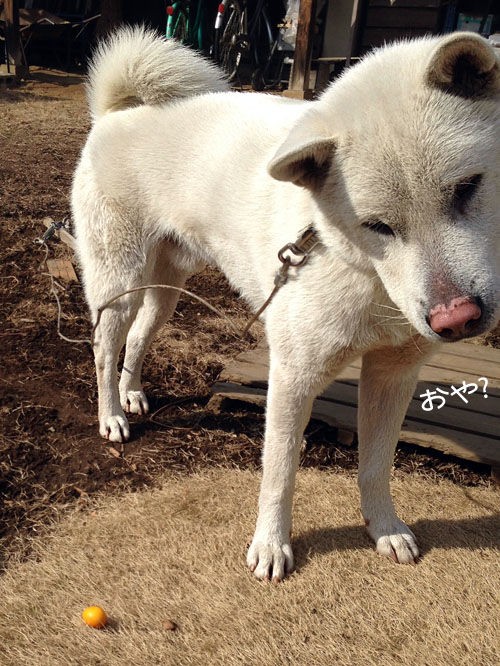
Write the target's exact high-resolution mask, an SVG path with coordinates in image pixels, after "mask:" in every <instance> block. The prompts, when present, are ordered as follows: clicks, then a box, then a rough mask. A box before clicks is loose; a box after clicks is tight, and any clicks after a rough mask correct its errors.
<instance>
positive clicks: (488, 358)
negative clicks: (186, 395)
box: [214, 341, 500, 466]
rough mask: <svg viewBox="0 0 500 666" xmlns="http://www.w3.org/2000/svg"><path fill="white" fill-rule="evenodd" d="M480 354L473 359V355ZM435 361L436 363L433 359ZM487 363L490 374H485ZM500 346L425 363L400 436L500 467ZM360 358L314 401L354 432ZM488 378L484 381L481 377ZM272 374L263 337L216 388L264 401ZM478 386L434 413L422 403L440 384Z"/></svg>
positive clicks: (446, 352)
mask: <svg viewBox="0 0 500 666" xmlns="http://www.w3.org/2000/svg"><path fill="white" fill-rule="evenodd" d="M476 351H477V353H478V356H480V357H482V358H479V359H475V356H474V355H475V353H476ZM434 359H436V361H435V362H434ZM486 364H488V365H487V368H488V370H490V369H491V371H492V376H489V374H488V372H483V371H484V369H485V367H486ZM499 366H500V350H496V349H489V348H485V347H478V346H475V345H471V344H468V343H454V344H450V345H445V346H443V348H442V351H440V352H439V353H438V354H436V355H435V357H434V358H433V359H431V361H430V363H429V364H428V365H425V366H423V368H422V370H421V373H420V379H419V382H418V385H417V389H416V391H415V395H414V397H413V399H412V401H411V403H410V405H409V408H408V411H407V414H406V417H405V420H404V423H403V426H402V430H401V435H400V439H401V440H402V441H405V442H409V443H411V444H417V445H419V446H423V447H431V448H435V449H438V450H440V451H442V452H444V453H447V454H449V455H454V456H458V457H461V458H464V459H466V460H472V461H476V462H484V463H487V464H491V465H492V466H499V465H500V378H499V377H498V367H499ZM360 368H361V359H360V358H358V359H355V360H354V362H353V363H351V364H350V365H348V366H346V367H345V368H344V369H343V370H342V372H340V373H339V375H338V377H337V380H336V381H335V382H334V383H333V384H332V385H331V386H329V387H328V389H327V390H326V391H325V392H324V394H323V395H322V396H320V397H319V398H318V399H317V400H316V401H315V403H314V408H313V413H312V416H313V418H317V419H320V420H322V421H324V422H326V423H328V424H330V425H332V426H334V427H338V428H342V429H343V430H348V431H349V430H351V431H355V430H356V428H357V424H356V419H357V390H358V382H359V374H360ZM480 376H486V377H487V378H488V385H487V387H486V393H487V395H488V397H487V398H485V397H484V393H483V388H484V383H482V382H478V377H480ZM267 378H268V349H267V346H266V344H265V341H263V342H261V344H260V345H259V346H258V347H257V348H256V349H254V350H252V351H249V352H246V353H243V354H241V355H240V356H239V357H238V358H237V359H236V360H235V361H233V362H232V363H231V364H229V365H228V366H227V367H226V368H225V369H224V370H223V372H222V373H221V376H220V381H219V382H217V384H216V385H215V387H214V391H215V392H216V393H217V394H219V395H223V396H225V397H229V398H234V399H238V400H249V401H251V402H254V403H256V404H264V403H265V395H266V388H267ZM463 381H466V382H468V383H469V382H472V383H475V384H476V385H477V386H478V389H477V391H476V392H475V393H472V394H469V395H466V396H464V397H465V398H466V399H467V401H468V402H467V404H466V403H465V402H464V401H463V400H462V399H461V398H460V397H459V396H458V395H453V396H444V397H445V399H446V404H445V405H444V406H443V407H442V408H441V409H438V408H437V404H436V403H435V405H434V408H433V409H432V410H431V411H427V410H424V409H423V407H422V405H423V401H424V399H425V395H426V393H425V392H426V391H427V390H429V391H435V390H436V389H437V388H438V387H439V388H441V389H443V390H445V391H448V392H451V390H452V389H451V386H455V387H457V388H458V387H460V386H461V385H462V382H463Z"/></svg>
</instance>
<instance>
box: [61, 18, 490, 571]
mask: <svg viewBox="0 0 500 666" xmlns="http://www.w3.org/2000/svg"><path fill="white" fill-rule="evenodd" d="M456 53H458V54H462V55H463V54H464V53H465V54H471V55H470V62H471V63H472V65H473V69H474V68H475V69H474V72H475V71H476V69H477V76H475V75H474V76H472V79H470V77H469V78H467V77H465V78H464V77H461V74H460V71H461V70H460V71H459V70H458V69H457V72H458V74H457V75H456V76H455V72H454V69H453V68H454V67H455V66H456V67H457V68H458V65H456V62H458V61H456ZM492 54H493V50H492V49H491V48H490V47H489V46H488V45H487V43H486V42H485V41H484V40H482V39H481V38H479V37H476V36H471V35H470V34H469V33H467V34H463V35H453V36H451V37H446V38H432V39H422V40H417V41H413V42H405V43H399V44H395V45H392V46H387V47H385V48H384V49H381V50H379V51H377V52H375V53H374V54H373V55H371V56H369V57H367V58H366V59H365V60H364V61H362V62H361V63H360V64H359V65H358V66H357V67H355V68H353V69H351V70H349V71H348V72H347V73H346V74H345V75H344V76H343V77H342V78H341V79H340V80H339V81H338V82H336V83H334V84H333V85H332V86H331V87H330V88H329V89H328V90H327V91H326V92H325V93H324V94H323V95H322V96H321V98H320V99H319V100H318V101H317V102H297V101H290V100H285V99H283V98H280V97H277V96H269V95H257V94H240V93H235V92H217V91H220V89H221V86H222V87H224V84H221V80H220V77H219V75H218V73H217V74H214V69H213V68H212V67H211V66H209V65H208V64H207V63H205V62H204V61H203V60H202V59H201V58H200V57H198V56H195V55H194V54H193V53H192V52H191V51H189V50H188V49H184V48H182V47H179V46H173V45H170V44H167V43H166V42H164V41H163V40H159V39H155V38H154V37H153V35H152V34H151V33H147V32H144V31H143V30H130V29H129V30H125V31H122V32H119V33H118V34H117V35H115V36H114V37H113V38H112V39H111V42H110V43H109V44H108V45H105V46H104V47H102V48H101V49H100V51H99V53H98V55H97V59H96V60H95V62H94V64H93V66H92V70H91V71H92V73H91V80H90V101H91V108H92V112H93V115H94V119H95V123H94V126H93V129H92V131H91V133H90V135H89V138H88V141H87V144H86V146H85V148H84V150H83V153H82V157H81V160H80V164H79V166H78V168H77V170H76V173H75V178H74V187H73V213H74V222H75V231H76V236H77V241H78V253H79V257H80V261H81V264H82V268H83V275H84V285H85V291H86V296H87V300H88V303H89V306H90V310H91V314H92V318H93V320H94V321H95V319H96V317H97V311H98V308H99V306H100V305H102V304H103V303H105V302H106V301H107V300H108V299H110V298H112V297H113V296H114V295H116V294H118V293H120V292H121V291H124V290H126V289H130V288H133V287H136V286H139V285H142V284H148V283H166V284H171V285H174V286H175V285H177V286H182V285H183V284H184V282H185V280H186V278H187V277H188V276H189V275H191V274H192V273H193V272H195V271H197V270H199V269H200V267H201V266H203V264H204V263H206V262H211V263H213V264H216V265H217V266H218V267H219V268H220V269H221V270H222V271H223V272H224V273H225V274H226V276H227V277H228V279H229V280H230V281H231V283H232V284H233V285H234V286H235V287H236V288H237V289H238V290H239V291H240V293H241V294H242V296H243V297H244V298H245V299H246V301H247V302H248V303H249V304H250V306H251V307H252V308H254V309H256V308H258V307H259V306H260V305H261V304H262V303H263V302H264V300H265V299H266V298H267V296H268V295H269V293H270V292H271V290H272V287H273V280H274V276H275V273H276V271H277V270H278V268H279V261H278V259H277V252H278V250H279V249H280V248H281V247H282V246H283V245H285V244H286V243H288V242H292V241H294V240H295V239H296V238H297V235H298V233H299V231H300V230H301V229H302V228H303V227H304V226H306V225H307V224H309V223H313V224H314V226H315V228H316V230H317V232H318V234H319V236H320V239H321V245H320V246H319V247H318V248H316V249H315V250H314V252H313V254H312V256H311V257H310V259H309V261H308V262H307V264H306V265H305V266H304V267H303V268H300V269H291V270H290V279H289V281H288V283H287V284H286V285H285V286H284V287H283V288H282V289H281V290H280V291H279V293H278V294H277V296H276V297H275V299H274V300H273V302H272V304H271V305H270V307H269V308H268V309H267V310H266V312H265V315H264V318H265V326H266V332H267V338H268V342H269V347H270V376H269V394H268V405H267V420H266V433H265V445H264V454H263V465H264V472H263V481H262V489H261V494H260V500H259V515H258V519H257V527H256V532H255V537H254V540H253V542H252V544H251V546H250V549H249V551H248V564H249V566H250V568H251V569H252V570H253V571H254V572H255V575H256V576H258V577H259V578H268V577H270V578H273V579H276V580H280V579H282V578H283V576H284V575H285V573H286V572H287V571H289V570H291V569H292V567H293V555H292V551H291V547H290V530H291V507H292V494H293V486H294V479H295V473H296V469H297V465H298V459H299V449H300V443H301V441H302V434H303V431H304V428H305V426H306V424H307V421H308V419H309V415H310V412H311V405H312V401H313V399H314V397H315V396H316V395H317V394H318V393H319V392H321V390H323V389H324V387H326V386H327V384H328V383H329V382H331V381H332V379H333V378H334V377H335V374H336V373H337V372H338V371H339V370H340V369H341V368H342V367H343V366H344V365H345V364H347V363H348V362H349V361H350V360H351V359H352V358H353V357H355V356H357V355H362V356H363V368H362V373H361V382H360V395H359V442H360V472H359V484H360V490H361V508H362V512H363V515H364V517H365V520H366V524H367V529H368V531H369V533H370V535H371V536H372V538H373V539H374V540H375V542H376V545H377V550H378V551H379V552H381V553H383V554H386V555H389V556H391V557H393V558H394V559H396V560H398V561H400V562H413V561H414V560H415V558H416V557H417V555H418V548H417V545H416V541H415V537H414V536H413V534H412V533H411V531H410V530H409V528H408V527H407V526H406V525H405V524H404V523H403V522H402V521H401V520H400V519H399V518H398V517H397V516H396V513H395V509H394V506H393V503H392V500H391V496H390V492H389V475H390V469H391V465H392V461H393V453H394V447H395V445H396V442H397V438H398V434H399V430H400V425H401V422H402V419H403V417H404V413H405V411H406V408H407V405H408V402H409V400H410V398H411V395H412V393H413V391H414V388H415V384H416V379H417V374H418V370H419V367H420V366H421V364H422V363H423V362H424V360H425V359H426V358H427V357H428V355H429V353H430V352H431V351H432V350H433V349H434V348H435V347H436V346H437V345H438V343H439V342H440V341H441V339H440V337H439V336H438V335H437V334H436V333H435V332H434V331H433V330H431V328H430V327H429V325H428V324H427V321H426V317H427V315H428V313H429V311H430V308H431V306H432V305H433V304H436V303H447V302H449V301H450V299H452V298H454V297H457V296H462V295H463V296H464V297H470V298H472V297H474V298H476V297H480V298H481V299H482V301H483V304H484V308H483V313H484V314H483V318H482V319H481V322H480V327H478V328H476V330H474V333H478V332H481V331H484V330H487V329H488V328H491V327H492V326H493V325H494V323H495V321H496V319H497V317H498V308H499V278H498V276H499V256H500V234H499V227H498V203H499V202H498V191H499V190H498V178H499V155H500V150H499V148H500V146H499V136H498V81H499V78H498V66H497V65H495V64H494V63H495V57H494V55H492ZM460 62H461V63H463V60H462V61H460ZM476 65H477V67H476ZM467 71H468V70H467ZM482 72H486V74H487V76H486V78H485V77H483V76H482ZM481 77H482V78H481ZM471 80H472V84H471ZM470 85H472V88H471V90H472V91H473V93H470V90H469V86H470ZM454 86H455V87H454ZM210 90H212V91H215V92H209V91H210ZM127 105H128V106H129V107H130V106H131V107H132V108H126V107H127ZM116 109H122V110H118V111H116ZM113 110H114V111H115V112H114V113H108V111H113ZM478 173H480V174H482V181H481V184H480V186H479V187H478V188H477V191H476V192H475V193H474V196H473V198H472V201H471V202H470V205H468V206H467V208H466V210H465V211H460V212H457V210H456V207H455V208H453V206H452V200H453V191H454V186H455V185H456V183H459V182H462V181H464V180H467V179H468V178H471V177H472V176H474V175H475V174H478ZM373 218H378V219H381V220H382V221H383V222H385V223H386V224H389V225H391V226H392V227H393V228H394V229H395V230H396V236H395V237H387V236H382V235H380V234H378V233H376V232H375V231H372V230H370V229H367V228H366V227H364V226H363V223H364V222H366V221H368V220H373ZM176 302H177V294H176V293H175V292H171V291H167V290H158V291H154V290H149V291H147V292H141V293H140V294H131V295H128V296H126V297H123V298H122V299H121V300H120V301H119V302H117V303H115V304H114V305H113V306H112V307H111V308H109V309H107V310H105V311H104V312H103V314H102V318H101V322H100V325H99V327H98V328H97V332H96V345H95V357H96V368H97V378H98V387H99V422H100V432H101V434H102V435H103V436H105V437H108V438H109V439H110V440H111V441H124V440H126V439H127V438H128V436H129V428H128V423H127V420H126V417H125V414H124V411H123V410H124V409H125V410H127V411H132V412H145V411H147V408H148V405H147V399H146V397H145V395H144V393H143V392H142V387H141V379H140V375H141V366H142V361H143V358H144V355H145V353H146V350H147V347H148V345H149V343H150V341H151V339H152V337H153V336H154V334H155V332H156V331H157V330H158V328H159V326H160V325H161V324H162V323H163V322H164V321H165V320H166V319H167V318H168V317H169V316H170V315H171V314H172V312H173V310H174V308H175V305H176ZM393 317H395V318H393ZM125 342H126V356H125V362H124V369H123V372H122V375H121V379H120V382H119V386H118V385H117V382H116V364H117V359H118V354H119V351H120V349H121V347H122V346H123V344H124V343H125Z"/></svg>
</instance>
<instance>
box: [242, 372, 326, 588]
mask: <svg viewBox="0 0 500 666" xmlns="http://www.w3.org/2000/svg"><path fill="white" fill-rule="evenodd" d="M318 390H319V389H318V387H317V383H316V382H314V381H311V379H310V378H308V377H307V376H305V375H304V373H300V372H297V370H296V369H295V368H292V367H289V366H284V365H282V364H279V363H277V362H273V361H272V360H271V367H270V371H269V391H268V398H267V417H266V433H265V440H264V454H263V478H262V484H261V491H260V496H259V514H258V518H257V526H256V530H255V536H254V538H253V541H252V543H251V545H250V548H249V550H248V556H247V564H248V566H249V567H250V569H251V570H252V571H253V572H254V574H255V576H257V578H261V579H265V580H273V581H274V582H276V581H280V580H282V579H283V578H284V577H285V575H286V574H287V573H289V572H291V571H292V570H293V553H292V548H291V546H290V531H291V522H292V497H293V490H294V485H295V475H296V472H297V467H298V464H299V457H300V446H301V442H302V436H303V433H304V428H305V427H306V425H307V422H308V420H309V416H310V414H311V407H312V402H313V400H314V397H315V396H316V394H317V393H318Z"/></svg>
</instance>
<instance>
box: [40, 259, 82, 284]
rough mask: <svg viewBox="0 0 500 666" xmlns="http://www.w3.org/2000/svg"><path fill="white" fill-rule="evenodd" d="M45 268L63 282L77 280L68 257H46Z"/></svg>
mask: <svg viewBox="0 0 500 666" xmlns="http://www.w3.org/2000/svg"><path fill="white" fill-rule="evenodd" d="M47 268H48V270H49V273H50V274H51V275H52V277H55V278H57V279H59V280H64V281H65V282H78V278H77V277H76V273H75V269H74V268H73V264H72V263H71V261H70V260H69V259H47Z"/></svg>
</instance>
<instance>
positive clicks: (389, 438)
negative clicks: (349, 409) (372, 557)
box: [358, 338, 432, 563]
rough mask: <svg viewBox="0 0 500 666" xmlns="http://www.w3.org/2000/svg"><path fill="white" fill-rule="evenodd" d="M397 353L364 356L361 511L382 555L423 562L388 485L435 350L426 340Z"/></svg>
mask: <svg viewBox="0 0 500 666" xmlns="http://www.w3.org/2000/svg"><path fill="white" fill-rule="evenodd" d="M418 346H419V347H418V348H417V346H416V343H415V342H414V340H410V341H409V342H408V343H407V344H406V345H404V346H402V347H397V348H389V347H388V348H384V349H381V350H376V351H371V352H368V353H367V354H365V355H364V356H363V365H362V370H361V379H360V387H359V405H358V436H359V478H358V481H359V487H360V491H361V512H362V514H363V517H364V519H365V524H366V528H367V530H368V533H369V534H370V536H371V537H372V539H373V540H374V541H375V543H376V547H377V552H379V553H380V554H382V555H386V556H388V557H391V558H392V559H394V560H395V561H396V562H401V563H412V562H414V561H415V559H416V558H417V557H418V554H419V553H418V547H417V542H416V539H415V536H414V534H413V533H412V531H411V530H410V529H409V527H407V525H405V523H404V522H403V521H402V520H400V519H399V518H398V517H397V515H396V512H395V509H394V505H393V502H392V499H391V494H390V489H389V481H390V474H391V468H392V464H393V460H394V451H395V448H396V444H397V441H398V437H399V433H400V428H401V423H402V422H403V419H404V416H405V413H406V410H407V408H408V403H409V402H410V399H411V397H412V395H413V392H414V390H415V386H416V382H417V376H418V371H419V369H420V366H421V365H422V363H423V361H424V360H425V359H426V358H427V356H428V355H429V353H430V351H431V350H432V345H431V344H430V343H428V342H426V341H425V340H423V339H422V338H419V340H418Z"/></svg>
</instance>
